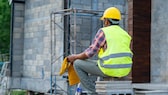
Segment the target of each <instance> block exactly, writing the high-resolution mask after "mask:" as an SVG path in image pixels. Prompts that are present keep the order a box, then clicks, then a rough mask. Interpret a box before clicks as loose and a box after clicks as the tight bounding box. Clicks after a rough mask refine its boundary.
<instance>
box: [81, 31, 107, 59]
mask: <svg viewBox="0 0 168 95" xmlns="http://www.w3.org/2000/svg"><path fill="white" fill-rule="evenodd" d="M105 40H106V39H105V36H104V32H103V31H102V30H101V29H99V30H98V32H97V33H96V35H95V38H94V40H93V42H92V44H91V45H90V46H89V47H88V48H87V49H86V50H85V51H84V52H85V54H86V55H87V57H88V58H90V57H92V56H94V55H96V54H97V53H98V51H99V50H100V47H102V46H103V45H104V44H105Z"/></svg>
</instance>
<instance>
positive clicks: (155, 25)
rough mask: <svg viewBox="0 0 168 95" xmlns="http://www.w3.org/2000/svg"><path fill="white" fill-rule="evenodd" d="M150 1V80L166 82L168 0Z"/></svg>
mask: <svg viewBox="0 0 168 95" xmlns="http://www.w3.org/2000/svg"><path fill="white" fill-rule="evenodd" d="M151 1H152V10H151V12H152V14H151V16H152V17H151V19H152V21H151V82H153V83H160V82H162V83H168V73H167V72H168V69H167V68H168V58H167V55H168V52H167V51H168V48H167V44H168V32H167V30H168V28H167V24H168V20H167V14H168V12H167V11H166V10H167V8H168V6H167V3H168V1H167V0H165V1H163V0H162V1H158V0H151Z"/></svg>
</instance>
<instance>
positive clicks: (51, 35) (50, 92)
mask: <svg viewBox="0 0 168 95" xmlns="http://www.w3.org/2000/svg"><path fill="white" fill-rule="evenodd" d="M52 15H53V13H50V57H51V58H50V62H51V63H50V68H51V72H50V95H52V28H53V27H52Z"/></svg>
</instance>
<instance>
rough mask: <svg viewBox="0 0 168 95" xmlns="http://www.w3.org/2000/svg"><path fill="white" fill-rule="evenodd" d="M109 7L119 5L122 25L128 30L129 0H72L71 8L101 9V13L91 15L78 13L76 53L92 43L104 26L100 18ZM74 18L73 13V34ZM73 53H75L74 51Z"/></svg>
mask: <svg viewBox="0 0 168 95" xmlns="http://www.w3.org/2000/svg"><path fill="white" fill-rule="evenodd" d="M108 7H117V8H119V9H120V11H121V13H122V20H121V21H120V25H121V27H123V28H124V29H126V30H127V17H128V12H127V11H128V10H127V7H128V6H127V0H71V6H70V8H78V9H87V10H96V11H100V12H99V15H91V14H85V15H81V14H79V15H78V14H77V17H76V18H77V23H76V24H77V27H76V33H77V37H76V39H77V42H76V43H77V44H76V46H77V48H76V53H80V52H82V51H83V50H85V49H86V48H87V47H88V46H89V45H90V44H91V42H92V40H93V39H94V36H95V34H96V33H97V31H98V29H99V28H101V27H102V21H100V19H99V18H100V17H101V16H102V14H103V12H104V10H105V9H106V8H108ZM73 20H74V19H73V15H72V16H71V21H70V22H71V23H70V24H71V28H70V29H71V35H73V32H74V31H73V28H74V22H73ZM72 45H73V43H72ZM72 49H74V48H73V46H72ZM72 49H71V50H72ZM71 53H74V51H72V52H71Z"/></svg>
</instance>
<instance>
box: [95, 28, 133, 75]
mask: <svg viewBox="0 0 168 95" xmlns="http://www.w3.org/2000/svg"><path fill="white" fill-rule="evenodd" d="M102 30H103V32H104V35H105V38H106V43H107V49H106V50H105V51H103V49H102V48H101V49H100V50H99V53H98V61H97V63H98V66H99V68H100V69H101V71H102V72H103V73H104V74H105V75H108V76H113V77H123V76H126V75H128V74H129V72H130V71H131V68H132V56H133V54H132V52H131V50H130V42H131V36H130V35H129V34H128V33H127V32H126V31H125V30H123V29H122V28H121V27H120V26H118V25H112V26H108V27H104V28H102Z"/></svg>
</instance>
